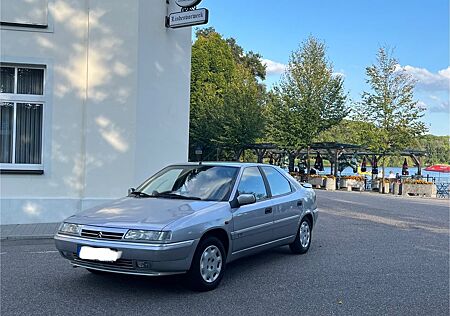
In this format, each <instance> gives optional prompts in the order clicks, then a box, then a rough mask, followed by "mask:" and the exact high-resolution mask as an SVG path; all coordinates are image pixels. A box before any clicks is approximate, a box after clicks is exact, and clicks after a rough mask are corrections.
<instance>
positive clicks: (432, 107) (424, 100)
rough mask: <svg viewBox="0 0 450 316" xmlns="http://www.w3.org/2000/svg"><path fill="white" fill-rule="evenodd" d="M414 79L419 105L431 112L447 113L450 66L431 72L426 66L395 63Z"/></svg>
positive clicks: (398, 68)
mask: <svg viewBox="0 0 450 316" xmlns="http://www.w3.org/2000/svg"><path fill="white" fill-rule="evenodd" d="M397 70H398V71H400V70H403V71H405V72H406V73H408V74H409V75H411V76H412V77H413V78H414V79H415V80H416V81H417V83H416V89H415V90H416V92H417V94H418V97H419V99H420V101H419V106H421V107H424V108H426V109H427V110H428V112H432V113H449V112H450V111H449V90H450V67H447V68H444V69H441V70H439V71H437V72H431V71H429V70H428V69H426V68H420V67H414V66H410V65H406V66H401V65H397Z"/></svg>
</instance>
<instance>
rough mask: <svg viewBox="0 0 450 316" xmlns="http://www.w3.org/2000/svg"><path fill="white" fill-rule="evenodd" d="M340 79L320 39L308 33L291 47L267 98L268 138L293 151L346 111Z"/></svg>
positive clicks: (293, 155) (301, 146) (292, 156)
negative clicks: (285, 65)
mask: <svg viewBox="0 0 450 316" xmlns="http://www.w3.org/2000/svg"><path fill="white" fill-rule="evenodd" d="M343 84H344V80H343V78H342V77H341V76H336V75H334V74H333V67H332V65H331V63H330V62H329V61H328V59H327V57H326V48H325V44H324V43H323V42H320V41H319V40H317V39H316V38H314V37H309V38H308V39H307V40H306V41H305V42H304V43H302V44H301V45H300V47H299V49H298V50H297V51H294V52H293V53H292V55H291V58H290V60H289V64H288V67H287V70H286V72H285V73H284V74H283V77H282V79H281V82H280V83H279V85H278V86H277V87H275V88H274V91H273V93H272V94H271V97H270V102H269V112H270V115H269V128H268V133H269V135H268V136H269V139H270V140H271V141H273V142H274V143H276V144H277V145H279V146H280V147H281V148H283V149H285V150H288V151H289V152H290V153H291V154H290V169H292V168H293V161H294V157H295V152H296V151H297V150H299V149H301V148H305V147H306V146H308V145H310V144H311V143H312V142H313V140H314V138H316V137H317V136H318V135H319V134H320V133H321V132H323V131H325V130H327V129H329V128H331V127H332V126H334V125H336V124H338V123H339V122H340V121H341V120H342V119H343V118H344V117H346V116H347V114H348V108H347V105H346V99H347V95H346V93H345V92H344V87H343Z"/></svg>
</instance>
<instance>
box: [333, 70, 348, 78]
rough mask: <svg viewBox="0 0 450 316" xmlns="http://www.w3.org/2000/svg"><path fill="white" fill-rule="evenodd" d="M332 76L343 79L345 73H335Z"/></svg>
mask: <svg viewBox="0 0 450 316" xmlns="http://www.w3.org/2000/svg"><path fill="white" fill-rule="evenodd" d="M333 76H337V77H345V73H344V71H342V70H341V71H335V72H333Z"/></svg>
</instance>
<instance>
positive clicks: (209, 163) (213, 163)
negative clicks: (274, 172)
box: [174, 161, 277, 168]
mask: <svg viewBox="0 0 450 316" xmlns="http://www.w3.org/2000/svg"><path fill="white" fill-rule="evenodd" d="M201 164H202V165H204V166H223V167H238V168H241V167H252V166H272V167H277V166H273V165H269V164H265V163H256V162H236V161H202V163H201ZM180 165H181V166H195V165H199V163H198V162H185V163H179V164H174V166H180Z"/></svg>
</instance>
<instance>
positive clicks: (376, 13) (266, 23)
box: [198, 0, 450, 135]
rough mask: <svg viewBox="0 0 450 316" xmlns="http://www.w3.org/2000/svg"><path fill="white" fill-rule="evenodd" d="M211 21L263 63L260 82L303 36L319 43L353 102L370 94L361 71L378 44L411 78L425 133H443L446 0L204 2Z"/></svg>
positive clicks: (449, 71)
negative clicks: (389, 51)
mask: <svg viewBox="0 0 450 316" xmlns="http://www.w3.org/2000/svg"><path fill="white" fill-rule="evenodd" d="M198 7H205V8H208V9H209V11H210V18H209V23H208V24H207V26H212V27H214V28H215V29H216V31H218V32H219V33H221V34H223V35H224V36H225V37H234V38H235V39H236V40H237V42H238V44H240V45H241V46H242V47H243V48H244V49H245V50H253V51H254V52H258V53H260V54H261V55H262V56H263V58H264V59H267V66H268V76H267V80H266V84H267V85H268V86H271V85H272V84H273V83H274V82H277V81H278V80H279V77H280V74H281V72H282V70H283V66H284V65H285V64H287V63H288V61H289V56H290V53H291V52H292V51H293V50H295V49H297V48H298V46H299V43H300V42H302V41H304V40H305V39H306V38H307V37H308V36H309V35H313V36H315V37H317V38H319V39H321V40H324V41H325V43H326V45H327V48H328V57H329V59H330V61H331V62H332V63H333V65H334V70H335V72H339V73H342V74H343V75H344V76H345V87H346V89H347V90H348V91H349V93H350V97H351V98H352V99H353V100H355V101H357V100H359V98H360V95H361V92H362V91H364V90H367V89H368V86H367V85H366V83H365V78H366V77H365V67H366V66H368V65H370V64H372V63H373V62H374V61H375V54H376V52H377V49H378V47H379V46H380V45H388V46H389V47H393V48H395V56H396V57H397V59H398V61H399V63H400V65H401V66H402V67H405V69H406V70H407V71H408V72H409V73H410V74H411V75H412V76H414V77H415V78H416V79H417V80H418V83H417V86H416V98H417V100H418V101H419V102H420V103H421V105H422V106H425V107H426V108H427V111H426V115H425V117H424V121H425V122H426V124H427V126H428V128H429V129H430V132H431V133H433V134H436V135H449V134H450V130H449V81H450V67H449V1H448V0H430V1H424V0H420V1H419V0H396V1H392V0H390V1H387V0H372V1H369V0H352V1H337V0H334V1H332V0H315V1H311V0H309V1H305V0H300V1H299V0H296V1H294V0H290V1H288V0H278V1H256V0H240V1H238V0H229V1H224V0H203V1H202V2H201V3H200V5H199V6H198Z"/></svg>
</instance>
